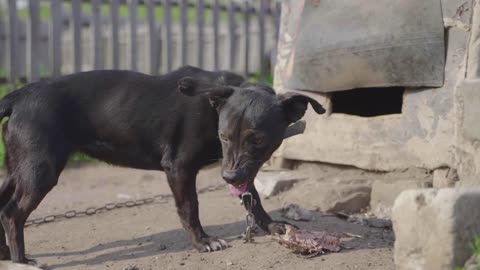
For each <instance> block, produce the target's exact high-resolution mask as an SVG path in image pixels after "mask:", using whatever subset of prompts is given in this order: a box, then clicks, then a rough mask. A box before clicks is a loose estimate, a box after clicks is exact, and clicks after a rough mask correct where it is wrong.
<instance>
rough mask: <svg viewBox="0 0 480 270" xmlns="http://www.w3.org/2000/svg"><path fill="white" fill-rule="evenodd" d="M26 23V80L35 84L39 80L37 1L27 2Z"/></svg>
mask: <svg viewBox="0 0 480 270" xmlns="http://www.w3.org/2000/svg"><path fill="white" fill-rule="evenodd" d="M28 13H29V14H28V15H29V16H28V22H27V70H26V71H27V80H28V81H29V82H36V81H38V79H39V65H38V58H37V54H38V47H39V42H40V37H39V34H40V3H39V2H38V0H29V1H28Z"/></svg>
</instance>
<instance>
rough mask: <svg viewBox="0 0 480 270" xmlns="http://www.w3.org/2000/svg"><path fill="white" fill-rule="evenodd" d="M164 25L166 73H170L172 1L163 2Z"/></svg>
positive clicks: (171, 60) (171, 61) (171, 58)
mask: <svg viewBox="0 0 480 270" xmlns="http://www.w3.org/2000/svg"><path fill="white" fill-rule="evenodd" d="M164 14H165V17H164V20H165V21H164V23H165V41H166V48H167V50H166V58H167V71H168V72H170V71H172V66H173V48H172V46H173V41H172V1H171V0H164Z"/></svg>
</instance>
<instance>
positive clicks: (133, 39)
mask: <svg viewBox="0 0 480 270" xmlns="http://www.w3.org/2000/svg"><path fill="white" fill-rule="evenodd" d="M128 4H129V5H128V18H129V20H130V31H129V34H130V40H129V42H128V45H129V48H130V50H129V52H130V69H131V70H135V71H136V70H137V68H138V67H137V58H138V49H137V47H138V46H137V6H138V0H129V3H128Z"/></svg>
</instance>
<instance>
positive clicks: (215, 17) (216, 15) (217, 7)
mask: <svg viewBox="0 0 480 270" xmlns="http://www.w3.org/2000/svg"><path fill="white" fill-rule="evenodd" d="M212 13H213V14H212V17H213V18H212V23H213V63H214V69H215V70H219V69H220V65H219V55H218V53H219V50H220V46H219V40H218V24H219V23H220V3H219V0H213V12H212Z"/></svg>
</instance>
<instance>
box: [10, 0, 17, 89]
mask: <svg viewBox="0 0 480 270" xmlns="http://www.w3.org/2000/svg"><path fill="white" fill-rule="evenodd" d="M16 2H17V1H16V0H8V15H7V16H8V21H7V24H8V27H7V38H8V43H7V46H8V54H7V61H8V80H9V83H10V87H9V90H10V91H12V90H14V89H15V88H16V84H17V79H18V74H17V71H18V70H17V69H18V67H17V63H16V61H17V59H16V55H17V49H18V48H17V44H18V34H17V33H18V28H17V4H16Z"/></svg>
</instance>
